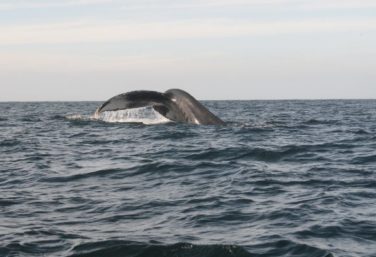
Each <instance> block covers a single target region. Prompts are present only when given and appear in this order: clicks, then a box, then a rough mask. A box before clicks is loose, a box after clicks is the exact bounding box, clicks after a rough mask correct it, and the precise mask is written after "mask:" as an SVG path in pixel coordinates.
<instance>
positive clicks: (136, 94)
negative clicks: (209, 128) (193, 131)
mask: <svg viewBox="0 0 376 257" xmlns="http://www.w3.org/2000/svg"><path fill="white" fill-rule="evenodd" d="M146 106H152V107H153V109H154V110H155V111H157V112H158V113H160V114H161V115H163V116H164V117H166V118H167V119H169V120H171V121H175V122H182V123H190V124H202V125H224V124H225V122H224V121H222V120H221V119H220V118H218V117H217V116H215V115H214V114H213V113H211V112H210V111H209V110H208V109H207V108H206V107H205V106H203V105H202V104H201V103H200V102H199V101H197V100H196V99H195V98H194V97H193V96H191V95H190V94H188V93H187V92H185V91H183V90H181V89H169V90H167V91H166V92H164V93H160V92H156V91H146V90H140V91H131V92H128V93H124V94H120V95H117V96H114V97H112V98H110V99H109V100H107V101H106V102H104V103H103V104H102V105H101V106H100V107H99V108H98V109H97V111H96V114H100V113H102V112H106V111H117V110H125V109H132V108H140V107H146Z"/></svg>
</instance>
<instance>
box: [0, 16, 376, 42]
mask: <svg viewBox="0 0 376 257" xmlns="http://www.w3.org/2000/svg"><path fill="white" fill-rule="evenodd" d="M375 29H376V18H364V19H357V20H349V19H343V20H339V19H336V20H323V19H316V20H298V21H280V22H277V21H275V22H252V21H246V20H245V21H241V20H226V19H211V20H202V19H198V20H186V21H175V22H149V23H135V22H129V23H127V22H124V21H123V22H121V21H113V22H107V23H99V22H70V23H55V24H46V25H41V24H40V25H4V26H0V31H1V32H2V33H1V34H0V45H29V44H71V43H106V42H126V41H136V40H175V39H205V38H228V37H244V36H260V35H281V34H294V33H314V32H341V31H357V32H364V31H369V30H375Z"/></svg>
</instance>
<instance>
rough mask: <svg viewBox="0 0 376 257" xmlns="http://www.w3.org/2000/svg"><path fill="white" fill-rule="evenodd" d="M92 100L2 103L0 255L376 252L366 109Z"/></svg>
mask: <svg viewBox="0 0 376 257" xmlns="http://www.w3.org/2000/svg"><path fill="white" fill-rule="evenodd" d="M99 104H100V103H92V102H73V103H0V165H1V166H0V256H106V257H107V256H138V257H149V256H213V257H214V256H294V257H297V256H304V257H307V256H312V257H313V256H315V257H316V256H317V257H319V256H320V257H321V256H327V257H329V256H362V257H371V256H376V101H372V100H369V101H366V100H363V101H350V100H349V101H235V102H234V101H219V102H205V104H206V105H207V106H208V107H209V108H210V109H211V110H212V111H213V112H214V113H216V114H217V115H218V116H220V117H221V118H223V119H224V120H225V121H227V122H228V123H229V124H228V125H227V126H224V127H217V126H198V125H187V124H173V123H167V124H155V125H144V124H137V123H108V122H103V121H98V120H92V119H91V118H89V115H90V114H91V113H93V112H94V110H95V109H96V107H98V105H99ZM69 115H76V116H69ZM77 115H81V116H77ZM67 116H68V117H67ZM72 117H76V118H72Z"/></svg>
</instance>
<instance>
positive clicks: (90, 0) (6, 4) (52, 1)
mask: <svg viewBox="0 0 376 257" xmlns="http://www.w3.org/2000/svg"><path fill="white" fill-rule="evenodd" d="M113 2H114V0H61V1H57V0H49V1H46V0H44V1H43V0H36V1H19V0H12V1H7V0H3V1H2V2H1V3H0V11H9V10H16V9H34V8H51V7H69V6H83V5H98V4H111V3H113Z"/></svg>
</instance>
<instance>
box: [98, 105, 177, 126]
mask: <svg viewBox="0 0 376 257" xmlns="http://www.w3.org/2000/svg"><path fill="white" fill-rule="evenodd" d="M92 118H93V119H96V120H101V121H104V122H137V123H143V124H160V123H167V122H171V120H169V119H167V118H166V117H164V116H162V115H161V114H159V113H158V112H156V111H155V110H154V109H153V108H152V107H142V108H134V109H127V110H119V111H110V112H103V113H100V114H98V113H95V114H94V115H93V116H92Z"/></svg>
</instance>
